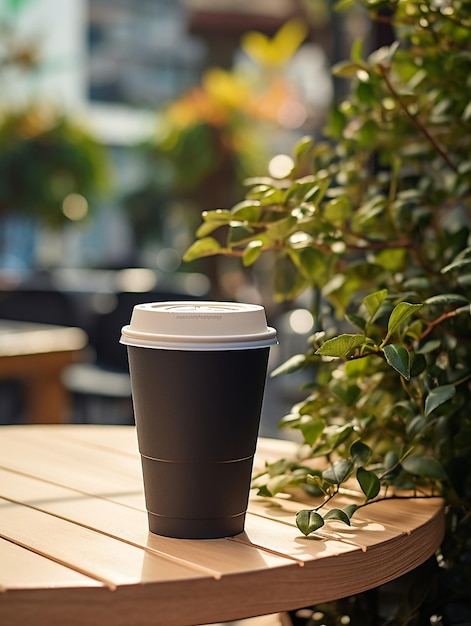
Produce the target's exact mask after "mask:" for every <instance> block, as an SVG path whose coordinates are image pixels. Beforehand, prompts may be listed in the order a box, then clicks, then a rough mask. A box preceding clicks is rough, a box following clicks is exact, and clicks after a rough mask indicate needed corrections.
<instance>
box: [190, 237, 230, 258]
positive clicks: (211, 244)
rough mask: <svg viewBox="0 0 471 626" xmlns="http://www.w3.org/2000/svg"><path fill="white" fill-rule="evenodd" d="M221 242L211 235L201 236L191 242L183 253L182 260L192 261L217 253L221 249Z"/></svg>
mask: <svg viewBox="0 0 471 626" xmlns="http://www.w3.org/2000/svg"><path fill="white" fill-rule="evenodd" d="M221 249H222V248H221V244H220V243H219V241H216V239H214V238H213V237H203V239H198V240H197V241H195V243H193V244H192V245H191V246H190V247H189V248H188V250H187V251H186V252H185V254H184V255H183V260H184V261H194V260H195V259H199V258H200V257H205V256H211V255H213V254H218V253H219V252H220V251H221Z"/></svg>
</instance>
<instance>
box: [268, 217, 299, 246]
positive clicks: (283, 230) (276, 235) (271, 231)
mask: <svg viewBox="0 0 471 626" xmlns="http://www.w3.org/2000/svg"><path fill="white" fill-rule="evenodd" d="M296 223H297V220H296V218H295V217H293V216H292V215H289V216H288V217H285V218H283V219H282V220H278V221H277V222H274V223H273V224H270V225H269V226H268V227H267V229H266V235H267V237H269V238H270V239H272V240H275V241H278V240H280V239H285V238H286V237H287V236H288V235H289V234H291V233H292V230H293V226H295V225H296Z"/></svg>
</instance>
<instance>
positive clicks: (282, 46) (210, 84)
mask: <svg viewBox="0 0 471 626" xmlns="http://www.w3.org/2000/svg"><path fill="white" fill-rule="evenodd" d="M306 33H307V29H306V26H305V25H304V24H303V23H302V22H300V21H298V20H295V19H293V20H290V21H288V22H287V23H286V24H284V25H283V26H282V27H281V28H280V29H279V30H278V31H277V32H276V33H275V34H274V36H273V37H272V38H271V39H270V38H268V37H266V36H265V35H263V34H262V33H258V32H255V31H254V32H249V33H247V34H246V35H245V36H244V38H243V40H242V42H241V47H242V49H243V50H244V52H245V53H246V54H247V56H248V58H249V59H250V63H245V62H244V63H239V64H236V65H235V67H234V68H233V69H231V70H225V69H222V68H216V67H215V68H209V69H207V70H206V72H205V73H204V74H203V76H202V80H201V84H200V85H198V86H197V87H195V88H192V89H190V90H189V91H187V92H185V93H183V94H182V95H181V97H180V98H178V99H176V100H174V101H172V102H170V103H169V104H168V106H167V107H165V108H164V110H163V111H162V112H161V114H160V119H159V127H160V130H159V132H158V133H157V136H156V138H155V147H156V148H157V155H158V156H160V158H161V159H164V160H165V161H166V162H167V163H170V164H171V166H172V175H173V179H174V180H173V185H174V187H175V188H176V189H178V190H184V191H192V190H194V189H195V188H197V187H199V186H201V185H204V184H208V185H211V184H213V185H214V181H213V182H212V181H211V178H210V177H211V175H212V174H213V173H214V172H216V174H217V175H218V176H220V175H221V172H222V171H223V174H224V170H229V171H230V176H229V180H230V179H235V181H236V182H237V181H241V180H242V179H243V178H244V177H245V176H248V175H250V174H251V173H253V172H254V171H257V168H258V167H260V165H261V163H262V162H263V159H264V157H265V156H266V151H265V149H264V145H263V141H262V140H261V128H262V127H263V125H264V124H268V125H271V127H277V126H279V121H278V117H279V111H280V109H281V108H282V107H283V105H284V104H285V103H286V101H288V100H292V101H295V100H296V99H297V98H298V96H297V94H296V92H295V90H294V89H293V87H292V86H291V85H290V84H289V82H288V81H286V80H285V79H284V77H283V74H282V68H283V67H284V66H285V65H286V64H287V63H288V62H289V61H290V59H291V58H292V57H293V55H294V54H295V53H296V51H297V49H298V48H299V46H300V44H301V43H302V41H303V40H304V38H305V37H306ZM237 193H240V190H239V188H238V189H237Z"/></svg>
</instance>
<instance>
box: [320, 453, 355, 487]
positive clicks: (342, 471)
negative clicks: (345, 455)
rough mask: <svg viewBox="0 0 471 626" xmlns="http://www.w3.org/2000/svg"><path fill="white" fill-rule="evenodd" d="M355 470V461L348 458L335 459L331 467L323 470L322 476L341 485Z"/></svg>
mask: <svg viewBox="0 0 471 626" xmlns="http://www.w3.org/2000/svg"><path fill="white" fill-rule="evenodd" d="M352 470H353V463H352V462H351V461H348V460H347V459H341V460H340V461H334V462H333V463H332V465H331V466H330V467H328V468H327V469H326V470H324V471H323V472H322V478H323V479H324V480H326V481H327V482H329V483H332V484H334V485H341V484H342V483H343V482H345V481H346V480H347V478H348V477H349V476H350V474H351V473H352Z"/></svg>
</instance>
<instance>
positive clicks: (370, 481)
mask: <svg viewBox="0 0 471 626" xmlns="http://www.w3.org/2000/svg"><path fill="white" fill-rule="evenodd" d="M357 480H358V484H359V485H360V487H361V490H362V491H363V493H364V494H365V496H366V499H367V500H371V499H372V498H376V496H377V495H378V493H379V490H380V489H381V482H380V480H379V478H378V477H377V476H376V474H375V473H374V472H370V471H369V470H366V469H365V468H364V467H359V468H358V469H357Z"/></svg>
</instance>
